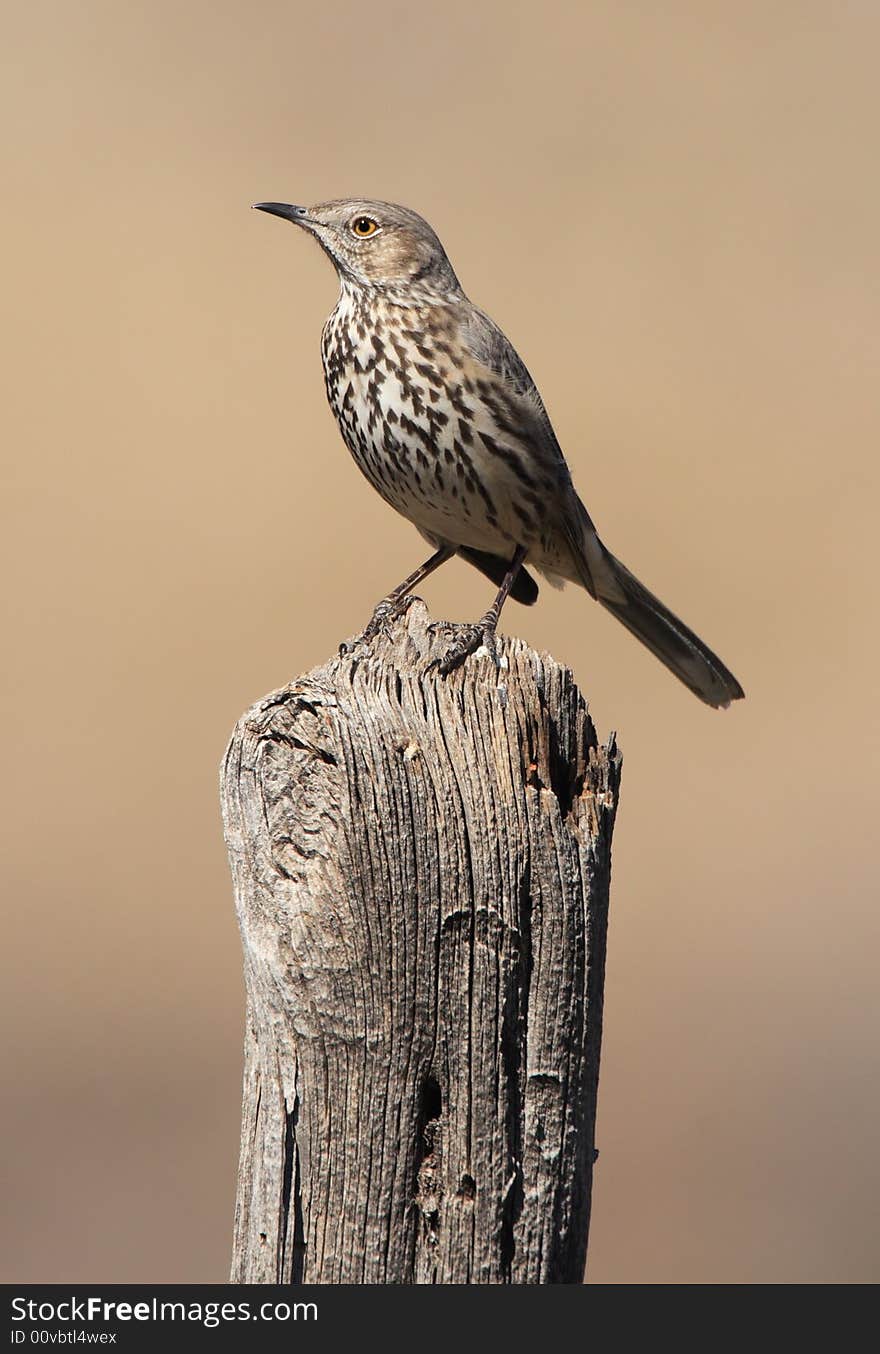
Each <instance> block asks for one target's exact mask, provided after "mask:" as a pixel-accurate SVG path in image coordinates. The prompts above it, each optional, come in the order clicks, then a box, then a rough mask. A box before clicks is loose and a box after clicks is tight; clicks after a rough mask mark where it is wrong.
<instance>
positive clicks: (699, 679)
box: [581, 524, 745, 708]
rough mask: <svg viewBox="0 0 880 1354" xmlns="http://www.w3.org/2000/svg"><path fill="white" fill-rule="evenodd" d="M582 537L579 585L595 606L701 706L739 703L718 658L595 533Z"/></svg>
mask: <svg viewBox="0 0 880 1354" xmlns="http://www.w3.org/2000/svg"><path fill="white" fill-rule="evenodd" d="M590 527H592V524H590ZM584 537H585V539H584V548H583V551H582V552H581V561H582V566H583V576H582V582H583V583H584V585H585V586H586V587H587V589H588V591H589V592H591V593H592V594H593V596H594V597H595V598H596V599H597V601H599V602H601V603H602V605H603V606H604V607H605V608H606V610H608V611H610V612H611V614H612V616H616V617H617V619H618V620H619V621H620V623H621V625H625V626H626V628H627V630H629V632H630V634H633V635H635V637H636V639H639V640H641V642H642V643H643V644H644V645H645V647H646V648H648V649H650V650H651V653H652V654H654V655H655V657H657V658H659V659H660V662H661V663H664V664H665V665H666V667H667V668H668V669H669V671H670V672H673V673H674V674H675V676H676V677H677V678H678V679H679V681H680V682H684V684H685V686H686V687H688V688H689V689H690V690H691V691H693V693H694V695H695V696H699V698H700V700H701V701H705V702H706V704H707V705H712V706H715V707H716V708H717V707H724V706H726V705H729V704H730V702H731V701H735V700H740V699H741V698H742V697H743V695H744V694H745V693H744V692H743V689H742V687H741V686H740V684H739V682H738V681H737V680H736V678H735V677H734V675H733V673H732V672H730V671H729V670H728V669H727V668H726V667H725V666H724V664H723V663H722V662H721V659H720V658H718V657H717V655H715V654H714V653H713V652H712V650H711V649H710V648H708V647H707V646H706V645H705V644H704V643H703V641H702V640H701V639H699V638H698V636H697V635H695V634H694V632H693V630H689V629H688V627H687V626H686V625H685V623H684V621H680V620H679V619H678V617H677V616H675V615H673V613H672V612H671V611H670V610H669V608H668V607H665V606H664V605H663V603H662V602H661V601H660V599H659V598H657V597H655V596H654V594H653V593H652V592H649V591H648V589H647V588H646V587H645V586H644V584H643V583H640V582H639V580H638V579H637V578H636V576H635V574H631V573H630V571H629V569H627V567H626V565H625V564H621V562H620V560H619V559H615V557H614V555H612V554H611V551H610V550H606V548H605V546H604V545H603V544H602V542H601V541H600V540H599V537H598V536H597V535H596V534H595V531H594V530H592V529H589V528H588V529H587V530H586V531H585V532H584ZM591 585H592V586H591Z"/></svg>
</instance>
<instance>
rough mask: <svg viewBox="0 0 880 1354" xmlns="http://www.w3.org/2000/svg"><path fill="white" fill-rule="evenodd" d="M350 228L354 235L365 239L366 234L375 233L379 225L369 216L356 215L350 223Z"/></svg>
mask: <svg viewBox="0 0 880 1354" xmlns="http://www.w3.org/2000/svg"><path fill="white" fill-rule="evenodd" d="M351 228H352V230H353V231H354V233H355V235H359V236H360V238H361V239H362V240H365V239H366V237H367V236H368V235H375V234H376V231H377V230H378V229H379V226H378V224H377V223H376V222H375V221H374V220H373V218H372V217H371V216H356V217H355V218H354V220H353V221H352V223H351Z"/></svg>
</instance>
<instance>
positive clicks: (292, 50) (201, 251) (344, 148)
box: [0, 0, 880, 1283]
mask: <svg viewBox="0 0 880 1354" xmlns="http://www.w3.org/2000/svg"><path fill="white" fill-rule="evenodd" d="M5 29H6V34H5V43H4V50H3V54H2V57H0V61H2V66H3V71H2V80H0V110H2V126H3V129H4V131H3V137H4V140H5V141H6V146H5V155H4V162H5V168H4V185H3V186H4V197H5V201H6V206H5V208H4V211H3V218H2V225H0V230H2V236H3V256H4V260H5V264H6V268H5V270H4V271H5V281H4V291H5V304H4V309H5V312H6V316H7V322H6V325H5V326H4V330H5V333H4V335H3V338H2V343H3V345H4V353H3V356H2V369H3V376H4V386H5V394H4V399H3V423H4V425H5V430H4V437H3V442H4V451H3V492H2V514H3V524H2V549H3V552H4V556H5V563H4V569H3V577H4V603H3V606H4V614H3V621H2V624H3V631H4V634H5V636H6V641H7V643H6V658H5V660H4V663H3V674H2V681H3V688H4V714H5V719H4V733H3V738H4V744H5V753H6V765H7V770H6V773H5V776H4V789H3V797H4V803H3V806H2V831H3V836H4V856H5V863H4V868H3V876H4V881H5V888H4V892H5V896H6V906H5V920H4V923H3V926H4V932H5V935H4V940H5V943H4V945H3V956H2V965H3V978H2V1000H3V1005H4V1008H5V1010H4V1014H3V1031H4V1040H3V1066H2V1078H3V1085H4V1087H5V1108H4V1114H3V1119H4V1148H3V1152H2V1172H3V1180H2V1186H0V1190H2V1196H3V1198H4V1201H5V1204H6V1209H5V1211H6V1223H5V1226H4V1229H3V1252H2V1258H0V1266H2V1277H3V1278H4V1279H5V1280H6V1281H7V1282H11V1281H16V1282H21V1281H32V1282H36V1281H41V1282H56V1283H59V1282H73V1281H80V1282H85V1281H103V1282H123V1281H126V1282H139V1281H143V1282H159V1281H164V1282H185V1281H224V1280H225V1279H226V1276H227V1272H228V1261H229V1249H230V1234H231V1224H232V1211H233V1202H234V1189H235V1175H236V1165H237V1151H238V1132H239V1091H240V1071H241V1054H240V1049H241V1042H242V1026H243V987H242V980H241V961H240V950H239V940H238V933H237V930H236V925H235V920H234V913H233V901H232V891H231V886H230V880H229V877H228V872H227V865H226V857H225V851H224V847H223V841H222V835H221V828H220V820H219V810H218V803H217V768H218V764H219V761H220V757H221V754H222V752H223V748H224V744H225V741H226V739H227V737H228V735H229V733H230V731H231V729H232V726H233V724H234V723H235V721H236V719H237V718H238V716H239V715H240V714H241V713H242V711H243V710H244V709H245V708H246V707H247V706H248V705H250V704H251V703H252V702H253V701H255V700H256V699H258V698H259V697H260V696H262V695H263V694H265V693H266V692H268V691H270V690H271V689H273V688H275V687H278V686H280V685H282V684H284V683H285V682H286V681H287V680H288V679H290V678H291V677H293V676H294V675H296V674H297V673H300V672H302V671H304V670H307V669H309V668H310V667H312V666H314V665H316V664H318V663H320V662H321V661H323V660H324V659H325V658H326V657H328V656H329V655H330V654H331V652H332V651H333V650H334V647H335V646H336V645H337V644H338V642H339V641H340V639H342V638H343V637H344V636H347V635H350V634H352V633H353V632H355V631H356V630H357V629H359V628H360V627H361V625H362V624H363V623H364V622H365V621H366V619H367V618H368V616H369V614H370V612H371V609H372V607H373V605H374V603H375V602H376V601H377V599H378V598H379V597H380V596H382V595H383V594H384V593H385V592H387V591H388V589H389V587H390V586H391V585H392V584H394V583H396V582H397V581H398V580H399V579H400V578H402V577H403V575H404V574H406V573H407V572H408V571H409V570H410V569H411V568H413V567H414V566H415V564H416V563H417V562H419V561H420V560H421V559H422V557H423V555H424V553H425V551H424V546H423V543H422V542H421V540H420V538H419V537H418V536H417V535H416V533H415V531H414V530H413V528H412V527H410V526H409V525H408V524H407V523H406V522H405V521H404V520H403V519H401V518H398V517H396V516H395V515H394V514H393V513H392V512H391V510H390V509H388V508H386V506H385V505H384V504H383V503H382V502H381V501H380V499H379V498H378V497H377V496H376V495H375V494H374V493H373V491H372V490H371V489H370V488H369V486H368V485H367V483H366V481H364V480H363V479H362V478H361V476H360V475H359V473H358V472H357V470H356V469H355V467H354V465H353V463H351V461H350V459H349V456H348V453H347V452H346V450H345V448H344V447H343V445H342V442H341V440H340V438H339V436H338V434H337V432H336V429H335V426H334V424H333V422H332V418H331V415H330V413H329V410H328V409H327V408H326V406H325V397H324V391H323V384H322V377H321V367H320V357H319V350H318V337H319V331H320V328H321V324H322V322H323V320H324V317H325V315H326V314H327V312H328V311H329V310H330V308H331V307H332V305H333V303H334V300H335V295H336V288H335V279H334V276H333V274H332V271H331V269H330V267H329V265H328V264H327V262H326V260H325V259H324V258H323V257H322V256H321V255H320V253H319V251H318V250H317V249H316V248H315V246H314V244H313V243H312V242H311V241H309V240H308V239H307V238H305V237H304V236H302V235H301V234H299V233H298V232H295V231H294V230H293V229H292V228H290V227H288V226H285V225H283V224H282V223H281V222H279V221H277V220H273V219H271V218H268V217H266V216H262V215H260V214H258V213H255V212H252V211H250V210H249V208H250V204H251V203H252V202H254V201H258V200H262V199H267V198H268V199H276V200H282V201H291V202H304V203H310V202H315V201H319V200H321V199H323V198H327V197H334V196H347V195H351V194H366V195H369V196H375V197H383V198H389V199H391V200H396V201H401V202H404V203H406V204H407V205H410V206H413V207H415V208H417V209H418V210H419V211H421V212H422V213H423V214H424V215H425V216H426V217H427V218H428V219H429V220H430V221H431V222H432V223H433V224H434V225H435V227H436V228H437V230H438V233H439V234H440V236H441V238H442V239H443V241H444V243H445V245H446V246H447V249H448V251H449V253H450V256H451V258H452V260H453V263H454V265H455V267H456V270H457V271H458V274H459V276H460V278H461V280H462V283H463V285H464V287H465V289H466V290H467V291H468V292H469V293H470V295H471V296H472V297H473V298H474V299H475V300H476V301H478V302H479V304H481V305H482V306H483V307H485V308H486V309H487V310H488V311H489V312H490V313H491V314H493V315H494V316H495V318H496V319H497V320H498V321H499V323H500V324H501V325H502V326H503V328H504V329H505V330H506V331H507V332H508V334H509V335H510V337H511V338H512V339H513V341H514V343H515V344H516V345H517V347H518V348H519V350H520V352H521V354H522V356H523V357H524V359H525V361H526V362H527V364H528V366H529V367H530V368H531V370H532V372H533V374H534V376H535V378H536V380H537V382H538V384H539V386H540V388H541V390H542V392H543V395H544V398H545V401H546V403H547V405H548V408H549V410H550V413H551V417H552V418H553V421H554V424H555V426H556V430H557V433H558V435H559V438H560V440H561V442H562V445H563V447H564V448H565V449H566V454H567V456H568V459H569V462H570V464H571V467H572V471H573V474H574V478H575V481H576V483H577V485H578V487H579V489H580V492H581V495H582V497H583V498H584V499H585V501H586V502H587V504H588V505H589V508H590V511H591V512H592V514H593V516H594V518H595V519H596V521H597V523H598V525H599V528H600V530H601V532H602V535H603V537H604V538H605V539H606V541H607V542H608V544H609V545H610V546H611V548H612V549H613V550H614V551H615V553H616V554H618V555H619V556H620V557H621V558H622V559H624V560H625V561H626V563H627V564H628V565H630V566H631V567H632V568H633V569H634V570H635V571H636V572H637V573H638V574H639V575H640V576H641V577H643V578H644V579H645V581H646V582H647V583H648V584H649V586H650V587H651V588H652V589H654V590H656V591H657V592H658V593H659V594H660V596H661V597H663V598H664V600H665V601H667V602H668V603H669V604H670V605H671V606H672V607H673V608H674V609H675V610H676V611H678V612H679V613H680V614H681V615H682V616H683V617H684V618H685V619H686V620H687V621H688V622H689V623H690V624H691V625H692V626H693V627H694V628H695V629H696V630H697V631H698V632H699V633H700V634H701V635H703V636H704V637H705V639H706V640H707V641H708V642H709V643H710V644H711V645H712V646H713V647H714V648H716V649H717V650H718V652H719V653H720V654H721V656H722V657H723V658H724V659H725V661H726V662H727V663H728V664H729V665H730V666H731V667H732V669H733V670H734V671H735V672H736V674H737V676H738V677H739V678H740V679H741V680H742V682H743V684H744V686H745V688H746V692H747V697H748V698H747V700H746V701H745V703H743V704H740V705H738V706H737V707H735V708H733V709H732V710H729V711H727V712H725V713H722V714H716V713H714V712H712V711H710V710H708V709H706V708H704V707H702V706H701V705H700V704H699V703H698V702H697V701H696V700H695V699H694V698H693V697H692V696H691V695H690V694H689V693H688V692H687V691H685V689H684V688H683V687H680V686H679V685H678V684H677V683H676V682H675V681H674V679H672V678H671V677H670V676H668V674H667V673H666V672H665V671H664V670H663V669H662V668H661V667H660V666H659V664H657V663H656V662H655V661H654V660H653V659H652V658H651V657H650V656H649V655H648V654H646V653H645V652H644V651H643V650H642V649H641V648H640V646H639V645H637V644H636V643H635V642H634V641H633V640H632V639H631V638H630V637H629V636H628V635H627V634H626V632H625V631H624V630H623V629H622V628H621V627H620V626H618V625H617V624H616V623H615V622H614V621H613V620H612V619H611V618H610V617H608V616H606V615H605V614H604V613H603V612H601V610H600V609H599V608H598V607H597V606H595V605H594V604H593V603H591V602H590V600H589V599H588V598H587V597H586V595H585V594H583V593H582V592H580V591H578V590H576V589H574V588H569V589H567V590H566V591H565V592H564V593H554V592H552V591H551V590H549V589H548V590H545V592H544V594H543V598H542V601H541V603H540V604H539V606H538V607H536V608H534V609H532V610H528V611H527V610H524V609H522V608H519V607H517V606H515V605H513V604H511V605H510V606H509V607H508V609H507V610H506V612H505V615H504V620H503V628H506V629H507V630H508V631H516V632H517V633H519V634H520V635H522V636H523V637H524V638H525V639H527V640H528V641H529V642H530V643H531V644H532V645H534V646H536V647H538V648H546V649H549V650H550V651H551V652H552V653H553V654H554V655H555V656H556V658H558V659H560V660H562V661H564V662H566V663H567V664H569V665H570V666H571V667H572V668H573V670H574V672H575V674H576V676H577V678H578V681H579V683H580V685H581V687H582V689H583V691H584V693H585V695H586V696H587V697H588V699H589V701H590V705H591V709H592V712H593V716H594V719H595V721H596V724H597V726H598V729H599V732H600V735H601V736H603V737H604V736H605V735H607V733H608V731H609V730H610V729H612V728H613V729H616V730H617V731H618V733H619V737H620V741H621V744H622V747H623V753H624V759H625V768H624V779H623V792H622V800H621V808H620V813H619V816H618V825H617V830H616V834H615V839H614V879H613V888H612V909H611V931H610V941H609V956H608V973H607V996H606V1022H605V1043H604V1050H603V1062H602V1078H601V1086H600V1107H599V1125H598V1141H599V1147H600V1151H601V1156H600V1159H599V1162H598V1166H597V1173H596V1191H595V1203H594V1210H593V1227H592V1238H591V1252H590V1271H589V1272H590V1277H591V1278H592V1279H593V1280H594V1281H596V1282H605V1283H632V1282H636V1283H684V1282H698V1283H710V1282H712V1283H723V1282H731V1283H733V1282H736V1283H843V1282H850V1283H858V1282H873V1281H876V1280H877V1279H878V1278H880V1208H878V1175H880V1164H878V1163H880V1156H878V1152H877V1141H878V1130H880V1066H878V1061H880V1059H878V1047H880V1041H878V1016H877V1004H876V991H877V952H878V939H880V936H878V931H880V925H878V907H877V898H878V882H880V865H878V854H877V844H876V815H877V780H878V774H880V764H878V762H880V758H878V741H880V739H878V720H877V698H876V673H877V664H878V660H880V633H878V625H877V602H876V585H875V576H876V564H875V552H876V541H877V503H878V489H880V485H878V478H880V477H878V468H877V459H878V455H877V454H878V432H880V416H878V359H880V352H878V348H880V342H878V339H880V306H878V302H880V296H878V290H880V284H878V276H880V274H878V262H880V258H878V254H880V250H878V241H880V181H878V175H877V163H876V155H877V126H878V119H880V94H878V81H877V71H876V53H877V49H878V43H880V12H878V9H877V6H876V5H875V4H872V3H868V0H847V2H846V3H843V4H831V3H816V2H814V0H797V3H795V2H794V0H778V2H777V3H776V4H774V5H771V6H768V5H766V4H765V3H758V0H745V3H741V4H736V5H733V4H720V3H714V4H708V5H707V4H705V3H702V2H701V0H700V2H698V0H692V2H690V3H688V2H687V0H672V3H670V4H666V5H662V6H658V5H656V4H654V3H652V2H651V0H632V2H631V3H628V4H626V5H620V4H615V3H613V0H586V3H583V2H581V3H577V4H574V3H572V4H562V3H558V2H554V0H549V3H546V4H543V5H541V6H539V7H536V6H525V5H510V4H506V3H502V2H501V0H491V2H490V0H487V2H486V3H476V4H475V3H473V0H445V3H444V4H443V5H442V6H429V5H426V4H423V5H412V4H404V3H399V4H398V3H389V0H373V3H371V4H369V5H360V4H353V3H351V0H340V3H337V4H334V5H330V6H319V5H314V4H308V5H307V4H304V3H300V2H299V0H295V3H289V0H287V2H285V3H281V2H280V0H278V2H277V3H275V2H273V0H266V2H264V3H261V4H259V5H253V4H251V3H245V0H224V3H222V4H217V3H214V2H211V3H209V0H187V3H185V4H183V5H181V4H180V3H179V0H174V3H172V2H171V0H151V3H150V4H146V3H134V4H127V5H123V6H120V5H118V4H116V3H111V0H84V2H83V3H81V4H80V3H78V4H70V3H61V2H60V0H31V3H30V4H28V5H27V6H24V5H21V6H17V7H14V8H10V9H8V10H7V12H6V15H5ZM486 586H487V585H486V584H485V583H484V582H482V581H481V580H480V578H479V576H478V575H477V574H475V573H474V572H473V571H472V570H470V569H469V568H468V567H467V566H465V565H463V564H459V563H457V562H456V563H452V564H450V565H448V566H447V568H446V569H444V570H443V571H441V573H440V574H439V575H437V576H436V578H435V579H432V580H431V581H430V583H428V584H426V586H425V589H424V594H425V596H426V599H427V601H428V603H429V605H430V607H431V608H432V610H433V612H434V614H435V615H436V616H440V617H443V616H445V617H451V618H456V619H472V618H474V617H475V616H476V615H477V614H478V613H480V612H482V610H483V609H484V608H485V606H486V605H487V603H488V600H489V594H488V593H487V591H486Z"/></svg>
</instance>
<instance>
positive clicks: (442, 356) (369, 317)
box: [322, 297, 555, 554]
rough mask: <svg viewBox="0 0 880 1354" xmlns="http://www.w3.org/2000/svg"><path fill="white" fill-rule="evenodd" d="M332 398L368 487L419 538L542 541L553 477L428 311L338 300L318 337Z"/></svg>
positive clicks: (500, 392)
mask: <svg viewBox="0 0 880 1354" xmlns="http://www.w3.org/2000/svg"><path fill="white" fill-rule="evenodd" d="M322 354H323V361H324V375H325V381H326V387H327V397H328V399H329V402H330V406H331V408H332V409H333V412H334V414H335V416H336V419H337V421H338V423H339V427H340V430H341V432H342V436H343V438H344V440H345V442H346V445H347V446H348V448H349V450H350V451H351V453H352V455H353V457H354V459H355V461H356V462H357V464H358V466H359V467H360V469H361V470H362V471H363V473H364V474H365V475H366V477H367V479H368V480H369V481H370V483H371V484H372V485H373V486H374V488H376V489H377V490H378V492H379V493H380V494H381V495H382V497H383V498H385V499H386V500H387V501H388V502H389V503H390V504H391V505H392V506H393V507H394V508H396V509H397V511H398V512H400V513H402V514H403V515H404V516H405V517H408V518H409V519H410V520H411V521H412V522H414V523H415V525H416V526H417V527H419V528H420V529H421V530H422V531H424V532H426V534H428V535H430V536H432V537H436V538H438V539H441V540H447V541H450V542H452V543H454V544H458V545H470V546H473V547H474V548H477V549H482V550H492V551H497V552H499V553H504V554H506V553H509V552H510V550H511V548H513V547H515V546H516V545H517V544H526V545H528V544H530V543H532V542H536V543H537V542H538V541H539V540H540V537H541V535H542V530H543V528H544V527H545V525H546V520H547V500H548V494H551V495H552V492H553V489H554V487H555V486H554V484H553V482H552V475H550V474H549V472H548V471H547V470H546V469H545V468H544V467H542V466H541V464H540V461H539V458H537V457H536V456H535V455H534V454H533V452H532V451H531V449H530V447H529V445H528V441H527V439H526V438H524V437H523V435H522V433H521V432H520V431H519V430H518V428H517V425H516V406H515V402H513V401H512V400H511V399H510V398H508V396H507V393H506V392H505V391H504V389H503V387H500V386H495V387H493V383H492V382H491V381H490V380H489V379H488V374H487V373H486V372H485V369H481V368H478V366H477V364H475V363H474V362H473V360H472V359H471V358H470V357H469V355H468V354H467V353H466V352H465V351H464V350H463V349H462V348H461V347H460V346H459V345H458V342H457V339H456V334H455V328H454V325H452V324H450V323H449V322H448V319H447V318H446V317H445V316H443V315H440V316H436V315H433V314H432V313H431V312H430V311H424V312H422V311H417V310H413V309H407V310H406V311H404V312H403V313H402V314H400V315H396V314H394V313H393V312H388V311H384V312H383V310H382V309H381V308H372V309H370V308H368V307H364V306H362V305H357V304H355V303H352V301H350V300H349V301H346V298H344V297H343V298H341V300H340V304H339V306H337V309H336V310H335V311H334V312H333V314H332V315H331V316H330V318H329V320H328V321H327V324H326V325H325V327H324V332H323V336H322Z"/></svg>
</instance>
